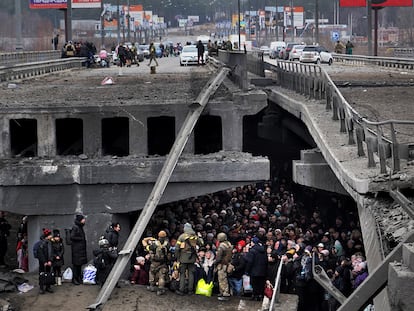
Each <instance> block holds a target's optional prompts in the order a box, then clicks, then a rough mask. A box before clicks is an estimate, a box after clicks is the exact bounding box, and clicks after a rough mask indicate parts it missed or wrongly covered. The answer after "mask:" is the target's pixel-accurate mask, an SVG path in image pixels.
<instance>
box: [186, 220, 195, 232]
mask: <svg viewBox="0 0 414 311" xmlns="http://www.w3.org/2000/svg"><path fill="white" fill-rule="evenodd" d="M192 230H193V227H192V226H191V224H190V223H188V222H186V223H185V224H184V232H189V231H192Z"/></svg>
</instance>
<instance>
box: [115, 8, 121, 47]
mask: <svg viewBox="0 0 414 311" xmlns="http://www.w3.org/2000/svg"><path fill="white" fill-rule="evenodd" d="M116 12H117V13H116V18H117V28H116V38H117V40H118V45H119V42H120V41H121V14H120V13H119V0H116Z"/></svg>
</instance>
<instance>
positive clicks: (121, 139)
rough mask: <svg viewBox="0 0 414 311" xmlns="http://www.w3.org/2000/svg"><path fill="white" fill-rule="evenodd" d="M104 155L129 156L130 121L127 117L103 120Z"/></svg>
mask: <svg viewBox="0 0 414 311" xmlns="http://www.w3.org/2000/svg"><path fill="white" fill-rule="evenodd" d="M102 155H104V156H105V155H112V156H119V157H122V156H127V155H129V119H128V118H126V117H116V118H104V119H102Z"/></svg>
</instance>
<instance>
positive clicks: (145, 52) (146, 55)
mask: <svg viewBox="0 0 414 311" xmlns="http://www.w3.org/2000/svg"><path fill="white" fill-rule="evenodd" d="M138 50H140V51H141V52H142V54H143V55H144V58H147V59H148V58H149V54H150V53H149V45H148V44H140V45H138Z"/></svg>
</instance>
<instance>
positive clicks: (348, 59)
mask: <svg viewBox="0 0 414 311" xmlns="http://www.w3.org/2000/svg"><path fill="white" fill-rule="evenodd" d="M332 56H333V58H334V61H335V62H338V63H348V64H352V65H372V66H381V67H388V68H399V69H407V70H414V59H413V58H396V57H378V56H364V55H346V54H336V53H333V54H332Z"/></svg>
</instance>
